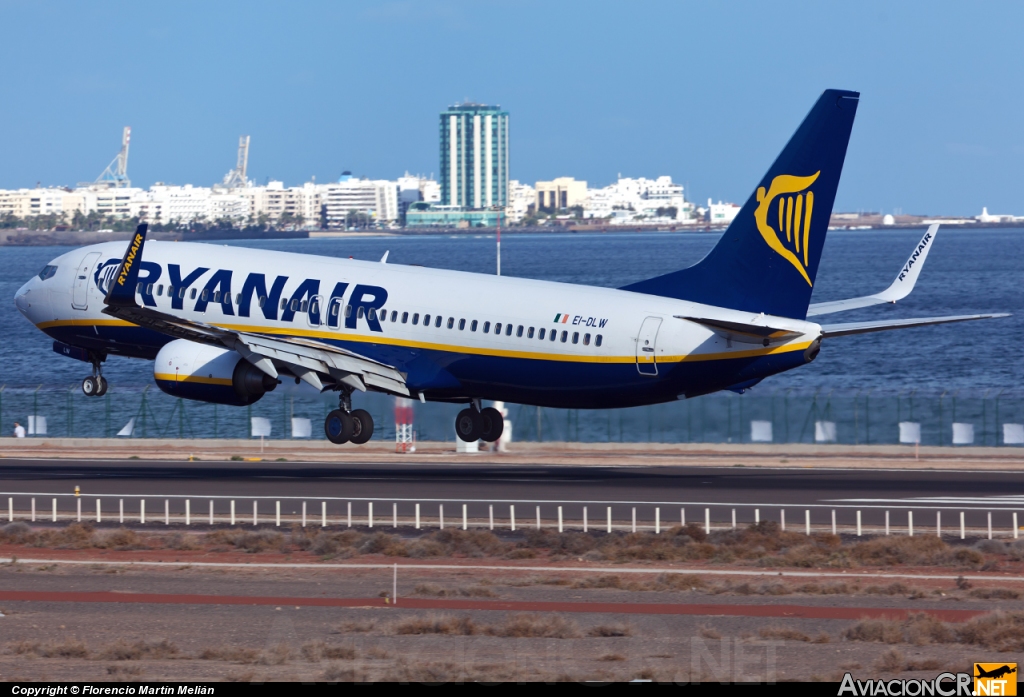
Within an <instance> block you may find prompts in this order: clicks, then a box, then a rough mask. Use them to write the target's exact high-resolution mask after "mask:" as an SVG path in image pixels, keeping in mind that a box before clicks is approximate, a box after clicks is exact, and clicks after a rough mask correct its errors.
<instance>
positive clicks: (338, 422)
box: [15, 90, 1005, 443]
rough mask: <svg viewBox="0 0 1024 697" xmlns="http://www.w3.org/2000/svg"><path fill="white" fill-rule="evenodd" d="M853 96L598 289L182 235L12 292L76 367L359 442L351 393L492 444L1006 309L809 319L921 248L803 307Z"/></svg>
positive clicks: (365, 420)
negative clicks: (508, 432) (679, 237)
mask: <svg viewBox="0 0 1024 697" xmlns="http://www.w3.org/2000/svg"><path fill="white" fill-rule="evenodd" d="M858 98H859V95H858V93H856V92H845V91H838V90H828V91H826V92H824V93H823V94H822V96H821V97H820V98H819V99H818V101H817V103H816V104H815V105H814V107H813V108H812V109H811V111H810V113H809V114H808V116H807V117H806V118H805V119H804V121H803V123H802V124H801V126H800V127H799V129H798V130H797V132H796V134H795V135H794V136H793V137H792V139H791V140H790V142H789V143H788V144H787V146H786V148H785V149H784V150H783V152H782V154H781V155H780V156H779V157H778V159H777V160H776V161H775V163H774V164H773V165H772V166H771V168H769V170H768V173H767V174H766V175H765V176H764V178H763V179H762V180H761V182H760V184H759V186H758V187H757V188H756V190H755V192H754V194H752V195H751V197H750V199H749V200H748V201H747V202H746V205H744V206H743V208H742V209H741V210H740V213H739V215H738V216H737V217H736V219H735V220H734V221H733V222H732V224H731V225H730V226H729V228H728V230H726V232H725V234H724V235H723V236H722V238H721V240H720V241H719V243H718V244H717V246H715V248H714V249H713V250H712V251H711V252H710V253H709V254H708V255H707V256H706V257H705V258H704V259H703V260H702V261H700V262H699V263H697V264H696V265H694V266H692V267H690V268H686V269H683V270H681V271H676V272H674V273H670V274H667V275H664V276H659V277H657V278H652V279H648V280H646V281H641V282H638V283H634V284H632V285H629V286H626V287H624V288H620V289H610V288H597V287H591V286H581V285H572V284H566V283H553V282H546V281H534V280H527V279H520V278H509V277H507V276H501V277H499V276H490V275H483V274H472V273H463V272H459V271H442V270H437V269H429V268H423V267H418V266H403V265H398V264H388V263H386V261H387V260H386V257H387V255H385V258H384V259H381V261H380V262H366V261H355V260H351V259H336V258H330V257H322V256H313V255H306V254H288V253H282V252H273V251H263V250H255V249H243V248H237V247H223V246H213V245H207V244H195V243H165V242H157V241H153V242H149V243H148V244H147V243H146V225H144V224H143V225H140V226H139V228H138V230H137V232H136V234H135V235H134V237H133V239H132V240H131V241H130V242H129V244H128V248H127V250H124V249H123V247H122V246H121V244H120V243H107V244H99V245H92V246H88V247H84V248H81V249H77V250H74V251H72V252H68V253H66V254H63V255H61V256H59V257H57V258H56V259H54V260H53V261H51V262H50V263H49V264H48V265H47V266H46V267H45V268H44V269H43V270H42V271H41V272H40V273H39V274H38V276H36V277H34V278H32V279H31V280H30V281H29V282H27V283H26V284H25V285H24V286H23V287H22V288H21V289H20V290H19V291H18V293H17V296H16V298H15V301H16V304H17V307H18V309H19V310H20V311H21V312H22V313H23V314H24V315H25V316H26V317H27V318H28V319H29V320H30V321H31V322H32V323H33V324H35V325H36V326H37V327H38V328H39V329H41V330H42V331H44V332H45V333H47V334H48V335H50V336H51V337H53V338H54V339H55V342H54V350H55V351H57V352H58V353H62V354H64V355H67V356H70V357H72V358H77V359H79V360H82V361H86V362H89V363H91V364H92V366H93V374H92V375H91V376H89V377H87V378H86V379H85V380H84V381H83V383H82V389H83V391H84V392H85V394H87V395H102V394H103V393H104V392H105V391H106V389H107V382H106V380H105V379H104V378H103V376H102V372H101V368H102V363H103V361H104V360H106V358H107V356H109V355H120V356H130V357H135V358H143V359H147V360H152V361H153V375H154V378H155V379H156V382H157V384H158V385H159V386H160V389H162V390H163V391H164V392H167V393H168V394H171V395H174V396H178V397H185V398H188V399H195V400H200V401H205V402H215V403H218V404H230V405H239V406H244V405H248V404H252V403H253V402H255V401H256V400H258V399H260V398H261V397H262V396H263V395H264V394H265V393H266V392H268V391H271V390H273V389H274V388H275V387H276V386H277V385H278V384H279V383H280V381H282V380H284V379H294V380H295V381H296V383H298V382H299V381H300V380H301V381H305V382H306V383H308V384H310V385H312V386H313V387H314V388H316V389H317V390H321V391H328V390H329V391H334V392H337V393H338V397H339V408H338V409H337V410H334V411H332V412H331V413H330V414H329V415H328V416H327V418H326V420H325V423H324V430H325V433H326V435H327V438H329V439H330V440H331V441H332V442H335V443H344V442H346V441H350V442H353V443H365V442H366V441H368V440H369V439H370V436H371V435H372V434H373V420H372V419H371V418H370V415H369V413H367V412H366V411H365V410H362V409H356V410H353V409H352V393H353V392H354V391H356V390H359V391H367V390H372V391H377V392H384V393H387V394H391V395H398V396H403V397H412V398H417V399H419V400H421V401H424V402H425V401H441V402H456V403H464V404H468V405H469V406H468V407H467V408H466V409H463V410H462V411H461V412H460V413H459V414H458V416H457V418H456V423H455V426H456V432H457V433H458V436H459V437H460V438H462V439H463V440H465V441H475V440H478V439H483V440H486V441H495V440H497V439H498V437H499V436H500V435H501V432H502V428H503V424H502V418H501V415H500V414H499V412H498V411H496V410H495V409H493V408H482V405H481V400H484V399H488V400H501V401H505V402H513V403H520V404H530V405H539V406H551V407H567V408H595V409H600V408H617V407H630V406H637V405H644V404H656V403H660V402H668V401H672V400H676V399H680V398H686V397H694V396H697V395H702V394H707V393H710V392H715V391H718V390H723V389H731V390H735V391H743V390H745V389H747V388H749V387H751V386H752V385H755V384H756V383H758V382H760V381H761V380H763V379H764V378H766V377H768V376H770V375H774V374H776V373H780V372H782V371H785V370H789V369H791V368H795V367H797V366H800V365H803V364H805V363H809V362H810V361H812V360H814V359H815V357H816V356H817V355H818V352H819V350H820V348H821V343H822V340H823V339H830V338H833V337H839V336H846V335H850V334H861V333H865V332H875V331H882V330H887V329H898V328H905V327H915V326H922V325H929V324H942V323H947V322H960V321H964V320H973V319H983V318H988V317H1001V316H1005V315H996V314H985V315H961V316H951V317H930V318H924V319H903V320H890V321H880V322H858V323H853V324H824V325H822V324H818V323H815V322H812V321H807V317H810V316H817V315H822V314H827V313H831V312H839V311H842V310H848V309H852V308H857V307H866V306H870V305H874V304H879V303H886V302H895V301H897V300H899V299H901V298H903V297H905V296H906V294H907V293H909V292H910V291H911V289H912V288H913V286H914V283H915V282H916V280H917V276H918V274H919V273H920V270H921V266H922V265H923V263H924V260H925V257H926V255H927V253H928V250H929V249H930V246H931V244H932V241H933V240H934V239H935V234H936V228H935V227H932V228H930V229H929V230H928V232H927V233H926V234H925V236H924V238H923V239H922V240H921V243H920V244H919V245H918V247H917V248H916V249H915V250H914V253H913V254H912V255H911V257H910V259H909V260H908V261H907V264H906V265H905V266H904V268H903V269H902V270H901V272H900V274H899V276H898V277H897V279H896V281H894V283H893V285H892V286H891V287H890V288H889V289H887V290H885V291H883V292H882V293H878V294H875V295H871V296H866V297H863V298H854V299H850V300H842V301H838V302H828V303H819V304H815V305H809V302H810V297H811V291H812V288H813V284H814V279H815V276H816V273H817V269H818V261H819V259H820V257H821V250H822V245H823V244H824V241H825V234H826V232H827V229H828V223H829V217H830V215H831V211H832V204H833V201H834V199H835V193H836V188H837V187H838V184H839V176H840V172H841V170H842V165H843V160H844V158H845V156H846V148H847V143H848V141H849V136H850V131H851V128H852V126H853V119H854V115H855V114H856V110H857V104H858Z"/></svg>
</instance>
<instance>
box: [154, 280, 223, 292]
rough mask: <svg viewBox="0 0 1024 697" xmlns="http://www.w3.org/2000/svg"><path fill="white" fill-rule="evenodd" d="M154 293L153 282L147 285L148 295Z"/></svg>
mask: <svg viewBox="0 0 1024 697" xmlns="http://www.w3.org/2000/svg"><path fill="white" fill-rule="evenodd" d="M217 292H218V293H219V292H220V291H217ZM152 294H153V284H152V283H150V284H149V285H148V286H146V295H152Z"/></svg>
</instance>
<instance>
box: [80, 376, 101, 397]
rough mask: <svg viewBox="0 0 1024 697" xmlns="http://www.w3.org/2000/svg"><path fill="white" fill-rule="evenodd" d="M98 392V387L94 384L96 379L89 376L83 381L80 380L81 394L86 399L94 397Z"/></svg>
mask: <svg viewBox="0 0 1024 697" xmlns="http://www.w3.org/2000/svg"><path fill="white" fill-rule="evenodd" d="M98 391H99V385H97V384H96V378H94V377H93V376H91V375H90V376H89V377H87V378H86V379H85V380H82V394H84V395H85V396H86V397H95V396H96V393H97V392H98Z"/></svg>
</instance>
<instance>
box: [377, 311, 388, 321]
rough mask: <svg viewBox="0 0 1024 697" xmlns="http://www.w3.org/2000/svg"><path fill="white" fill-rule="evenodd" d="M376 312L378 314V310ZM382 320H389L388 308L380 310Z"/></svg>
mask: <svg viewBox="0 0 1024 697" xmlns="http://www.w3.org/2000/svg"><path fill="white" fill-rule="evenodd" d="M374 314H376V312H375V313H374ZM380 321H381V322H387V321H388V311H387V310H381V311H380Z"/></svg>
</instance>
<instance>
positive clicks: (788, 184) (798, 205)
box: [754, 170, 821, 286]
mask: <svg viewBox="0 0 1024 697" xmlns="http://www.w3.org/2000/svg"><path fill="white" fill-rule="evenodd" d="M819 174H821V171H820V170H819V171H817V172H815V173H814V174H812V175H811V176H809V177H794V176H793V175H791V174H780V175H779V176H777V177H775V178H774V179H772V184H771V186H769V187H768V192H767V193H765V190H764V187H763V186H759V187H757V203H758V206H757V209H756V210H755V211H754V221H755V222H756V223H757V230H758V232H760V233H761V237H763V238H764V241H765V242H767V243H768V246H769V247H771V248H772V249H774V250H775V251H776V252H777V253H778V254H779V256H781V257H782V258H783V259H785V260H786V261H788V262H789V263H790V264H792V265H793V267H794V268H795V269H796V270H797V271H799V272H800V275H801V276H803V277H804V280H805V281H807V285H809V286H810V285H814V284H812V283H811V279H810V277H809V276H808V275H807V259H808V252H807V246H808V244H809V243H810V241H811V213H812V212H813V211H814V192H813V191H807V189H808V188H809V187H810V186H811V184H813V183H814V181H815V180H816V179H817V178H818V175H819ZM804 191H807V193H806V194H804V193H802V192H804ZM792 194H796V196H793V195H792ZM776 199H777V200H778V206H777V208H778V211H777V212H778V222H779V227H778V230H776V229H774V228H773V227H772V226H771V224H770V223H769V222H768V221H769V219H771V208H772V203H773V202H775V201H776ZM783 233H785V235H786V241H785V242H783V241H782V235H783Z"/></svg>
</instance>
